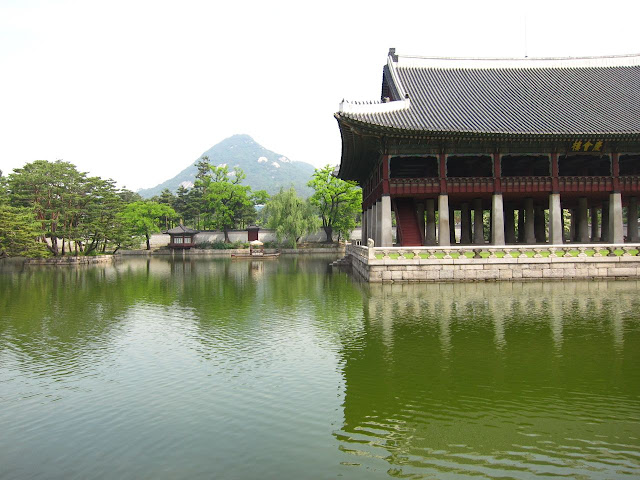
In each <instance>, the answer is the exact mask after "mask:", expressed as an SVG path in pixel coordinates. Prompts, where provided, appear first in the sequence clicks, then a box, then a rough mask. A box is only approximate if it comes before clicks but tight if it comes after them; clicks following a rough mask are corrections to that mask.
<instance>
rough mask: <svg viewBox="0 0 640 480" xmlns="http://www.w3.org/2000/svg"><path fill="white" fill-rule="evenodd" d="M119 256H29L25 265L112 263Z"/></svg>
mask: <svg viewBox="0 0 640 480" xmlns="http://www.w3.org/2000/svg"><path fill="white" fill-rule="evenodd" d="M116 258H117V256H116V255H96V256H92V257H81V256H79V257H72V256H65V257H51V258H29V259H27V260H25V262H24V263H25V265H93V264H97V263H110V262H113V261H114V260H115V259H116Z"/></svg>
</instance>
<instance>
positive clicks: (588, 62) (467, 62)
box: [388, 52, 640, 69]
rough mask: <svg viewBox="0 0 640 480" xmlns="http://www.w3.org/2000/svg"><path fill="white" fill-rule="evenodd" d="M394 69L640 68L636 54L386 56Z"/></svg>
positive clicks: (639, 55) (639, 57) (637, 54)
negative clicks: (506, 56) (576, 55)
mask: <svg viewBox="0 0 640 480" xmlns="http://www.w3.org/2000/svg"><path fill="white" fill-rule="evenodd" d="M388 59H389V62H393V63H394V64H395V66H396V67H422V68H425V67H429V68H473V69H476V68H597V67H631V66H640V53H633V54H625V55H607V56H589V57H527V58H498V57H493V58H491V57H487V58H474V57H422V56H417V55H398V54H395V52H394V54H393V55H389V57H388Z"/></svg>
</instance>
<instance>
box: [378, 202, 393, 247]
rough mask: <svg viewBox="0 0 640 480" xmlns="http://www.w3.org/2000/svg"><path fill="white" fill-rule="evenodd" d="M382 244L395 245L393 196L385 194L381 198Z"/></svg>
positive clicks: (386, 245)
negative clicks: (392, 222) (392, 209)
mask: <svg viewBox="0 0 640 480" xmlns="http://www.w3.org/2000/svg"><path fill="white" fill-rule="evenodd" d="M379 209H380V246H381V247H393V231H392V228H393V227H392V225H391V197H390V196H389V195H383V196H382V198H381V199H380V205H379Z"/></svg>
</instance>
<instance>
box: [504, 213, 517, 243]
mask: <svg viewBox="0 0 640 480" xmlns="http://www.w3.org/2000/svg"><path fill="white" fill-rule="evenodd" d="M504 241H505V242H506V243H516V230H515V221H514V217H513V205H510V204H507V205H505V207H504Z"/></svg>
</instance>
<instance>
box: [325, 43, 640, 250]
mask: <svg viewBox="0 0 640 480" xmlns="http://www.w3.org/2000/svg"><path fill="white" fill-rule="evenodd" d="M335 117H336V119H337V120H338V125H339V127H340V133H341V136H342V160H341V164H340V166H339V168H338V169H337V173H336V174H337V176H338V177H339V178H342V179H345V180H355V181H357V182H358V183H359V184H360V186H361V187H362V189H363V213H362V216H363V220H362V226H363V240H365V239H373V240H374V242H375V245H376V246H382V247H387V246H392V243H393V239H392V211H393V212H394V213H395V221H396V225H397V233H396V237H397V242H396V243H397V245H399V246H417V245H441V246H449V245H452V244H455V243H460V244H474V243H482V244H484V243H485V242H486V239H487V238H488V239H489V242H490V243H491V244H494V245H504V244H516V243H524V244H535V243H545V242H548V243H550V244H561V243H564V242H573V243H580V244H586V243H591V242H606V243H622V242H624V241H625V240H626V241H628V242H638V240H639V239H638V195H640V55H626V56H613V57H588V58H531V59H459V58H458V59H454V58H422V57H415V56H402V55H398V54H396V52H395V49H391V50H390V51H389V55H388V58H387V64H386V66H385V67H384V69H383V76H382V95H381V100H380V101H379V102H371V103H355V102H346V101H343V102H342V103H341V104H340V111H339V112H338V113H336V114H335ZM485 211H488V212H490V221H489V223H488V225H486V226H485V225H483V216H485V217H486V215H485ZM563 212H564V214H563ZM624 212H626V231H625V222H624V220H625V219H624V218H623V216H624V215H623V213H624ZM454 218H459V222H460V228H459V231H457V230H456V229H455V228H454V223H455V222H454ZM516 218H517V220H516ZM565 218H566V219H567V222H568V224H567V229H566V230H567V232H568V233H567V234H565V225H564V224H565Z"/></svg>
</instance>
